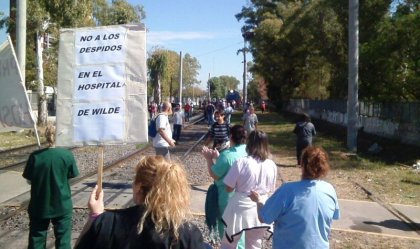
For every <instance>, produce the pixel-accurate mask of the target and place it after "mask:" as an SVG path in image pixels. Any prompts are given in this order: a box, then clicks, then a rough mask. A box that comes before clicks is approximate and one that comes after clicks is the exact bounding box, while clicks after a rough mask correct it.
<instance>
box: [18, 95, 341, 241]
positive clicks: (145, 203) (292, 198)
mask: <svg viewBox="0 0 420 249" xmlns="http://www.w3.org/2000/svg"><path fill="white" fill-rule="evenodd" d="M207 106H210V109H212V108H211V107H212V106H213V107H214V108H215V110H214V112H213V110H211V111H212V112H213V113H212V114H211V117H212V119H213V118H214V120H212V123H211V124H210V123H209V136H208V137H207V139H206V141H205V145H204V146H203V147H202V151H201V152H202V155H203V157H204V159H205V161H206V164H207V171H208V173H209V175H210V177H211V178H212V179H213V180H214V186H213V190H214V191H215V193H214V195H213V197H212V198H207V199H206V201H207V202H211V203H206V216H209V215H210V214H209V212H212V213H214V214H215V215H214V219H215V220H214V223H212V224H214V225H215V227H214V230H215V231H214V232H215V233H214V239H215V240H216V239H219V240H220V248H221V249H229V248H232V249H234V248H245V249H250V248H253V249H254V248H261V247H262V240H263V238H264V234H265V233H266V232H268V233H271V234H272V235H273V248H275V249H278V248H329V237H330V232H331V223H332V220H333V219H338V218H339V217H340V211H339V205H338V201H337V195H336V192H335V190H334V188H333V186H332V185H331V184H329V183H328V182H326V181H324V180H323V178H324V177H325V176H326V175H327V174H328V171H329V169H330V165H329V161H328V154H327V153H326V152H325V150H323V149H322V148H320V147H315V146H312V137H313V136H315V134H316V132H315V127H314V125H313V124H312V123H311V120H310V117H309V116H308V115H306V114H303V115H302V117H301V118H300V120H299V121H298V122H297V123H296V126H295V129H294V130H293V132H294V133H296V135H297V139H296V141H297V142H296V153H297V155H296V156H297V164H298V166H300V167H301V180H299V181H296V182H289V183H283V184H282V185H281V186H280V187H279V188H277V189H276V178H277V166H276V164H275V163H274V162H273V161H272V160H271V159H270V150H269V138H268V135H267V134H266V133H265V132H263V131H262V130H260V129H259V128H258V118H257V115H256V114H255V108H254V107H253V106H252V105H250V106H249V107H248V108H247V110H245V111H244V114H243V117H242V121H243V123H242V124H235V125H231V123H230V120H229V121H228V119H227V113H226V112H225V111H224V110H222V109H220V108H217V107H215V106H214V105H213V104H211V103H209V104H208V105H207ZM229 107H230V106H229V105H227V108H229ZM181 109H182V107H181V106H180V105H175V108H174V112H172V105H171V104H170V103H169V102H164V103H162V105H161V107H160V108H157V110H156V112H155V113H152V116H153V118H155V119H156V128H157V134H156V136H155V137H154V138H153V147H154V148H155V153H156V155H155V156H146V157H144V158H143V159H141V160H140V161H139V162H138V164H137V166H136V169H135V176H134V180H133V184H132V186H133V187H132V190H133V202H134V203H135V206H133V207H130V208H126V209H120V210H112V211H106V210H105V208H104V202H103V198H104V193H103V191H98V187H95V188H94V189H93V190H92V194H91V196H90V199H89V203H88V206H89V209H90V218H89V220H88V222H87V224H86V225H85V228H84V229H83V232H82V233H81V234H80V237H79V238H78V241H77V243H76V247H75V248H77V249H84V248H109V249H111V248H112V249H114V248H115V249H118V248H148V249H153V248H168V249H174V248H180V249H181V248H182V249H204V248H211V246H210V245H209V244H206V243H205V242H204V240H203V236H202V234H201V232H200V230H199V229H198V227H197V226H195V225H194V224H193V223H191V217H192V216H191V212H190V210H189V206H190V186H189V183H188V180H187V174H186V171H185V169H184V167H183V166H182V165H181V164H179V163H177V162H174V161H173V160H171V157H170V149H169V148H170V147H174V146H175V145H176V144H177V143H178V141H179V139H180V134H181V130H182V126H183V124H184V122H185V120H186V116H187V115H186V114H185V112H182V111H181ZM205 111H207V108H206V109H205ZM262 111H265V110H262ZM230 114H231V113H230ZM208 116H210V112H209V113H208ZM170 119H172V120H173V127H171V125H170V122H169V120H170ZM229 119H230V118H229ZM207 121H209V119H207ZM45 134H46V138H47V141H48V142H49V144H50V146H49V147H48V148H46V149H43V150H40V151H37V152H34V153H32V154H31V156H30V157H29V160H28V162H27V165H26V168H25V170H24V173H23V176H24V177H25V178H26V179H27V180H28V181H30V182H31V184H32V187H31V201H30V204H29V208H28V213H29V218H30V233H29V243H28V248H45V246H46V235H47V231H48V226H49V223H52V224H53V227H54V229H53V231H54V234H55V238H56V243H55V246H56V248H71V230H72V228H71V219H72V202H71V192H70V187H69V183H68V179H69V178H72V177H76V176H77V175H78V169H77V164H76V161H75V159H74V156H73V154H72V153H71V152H70V151H69V150H65V149H62V148H55V147H54V141H55V137H54V136H55V130H54V128H53V127H48V128H47V130H46V133H45ZM209 191H210V188H209ZM207 204H212V205H207ZM207 207H211V208H210V209H209V210H208V208H207ZM206 222H208V219H207V217H206ZM212 236H213V235H212Z"/></svg>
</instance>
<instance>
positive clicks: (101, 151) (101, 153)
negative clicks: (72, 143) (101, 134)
mask: <svg viewBox="0 0 420 249" xmlns="http://www.w3.org/2000/svg"><path fill="white" fill-rule="evenodd" d="M98 159H99V165H98V182H97V185H98V190H97V192H96V196H99V193H101V191H102V176H103V170H104V146H103V145H101V146H99V158H98Z"/></svg>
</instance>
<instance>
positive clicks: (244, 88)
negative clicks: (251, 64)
mask: <svg viewBox="0 0 420 249" xmlns="http://www.w3.org/2000/svg"><path fill="white" fill-rule="evenodd" d="M246 52H247V48H246V39H245V36H244V48H243V49H242V53H243V54H244V74H243V76H242V77H243V78H242V80H243V86H242V87H243V88H242V93H243V103H242V106H243V110H244V111H245V109H246V102H247V92H246V70H247V68H246Z"/></svg>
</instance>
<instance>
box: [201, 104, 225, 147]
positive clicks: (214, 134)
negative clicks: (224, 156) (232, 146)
mask: <svg viewBox="0 0 420 249" xmlns="http://www.w3.org/2000/svg"><path fill="white" fill-rule="evenodd" d="M214 118H215V119H216V122H215V123H214V124H212V125H211V127H210V130H209V133H208V137H207V139H206V141H205V144H206V145H207V144H209V143H210V142H211V141H212V140H213V149H216V150H218V151H219V152H221V151H222V150H224V149H227V148H229V136H230V126H229V124H227V123H226V122H225V114H224V113H223V111H215V112H214Z"/></svg>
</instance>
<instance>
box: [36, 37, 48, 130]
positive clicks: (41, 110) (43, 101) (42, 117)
mask: <svg viewBox="0 0 420 249" xmlns="http://www.w3.org/2000/svg"><path fill="white" fill-rule="evenodd" d="M36 38H37V39H36V62H37V73H38V75H37V76H38V97H39V102H38V125H39V126H46V125H47V119H48V112H47V98H46V95H45V92H44V69H43V66H42V64H43V59H42V50H43V48H42V45H43V40H44V37H43V35H40V34H39V33H37V37H36Z"/></svg>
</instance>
